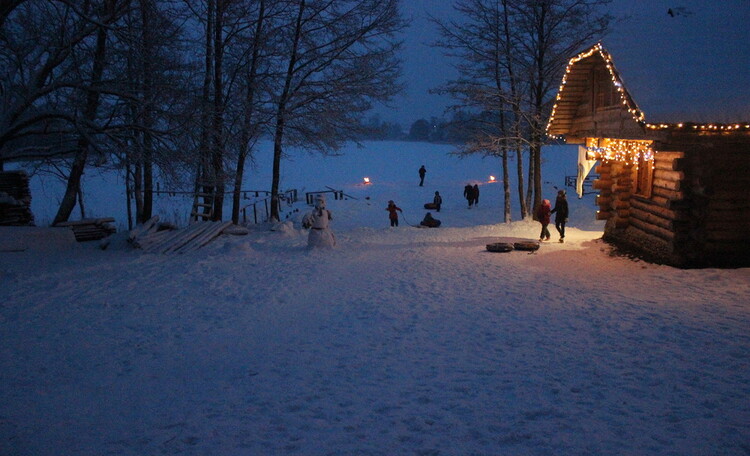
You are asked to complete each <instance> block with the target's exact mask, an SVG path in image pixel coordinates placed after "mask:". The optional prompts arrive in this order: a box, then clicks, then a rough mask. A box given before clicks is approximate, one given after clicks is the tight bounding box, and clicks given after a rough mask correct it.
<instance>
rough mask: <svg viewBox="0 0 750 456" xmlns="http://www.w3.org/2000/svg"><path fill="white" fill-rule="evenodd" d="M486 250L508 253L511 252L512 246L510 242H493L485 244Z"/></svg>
mask: <svg viewBox="0 0 750 456" xmlns="http://www.w3.org/2000/svg"><path fill="white" fill-rule="evenodd" d="M487 250H489V251H490V252H510V251H511V250H513V244H511V243H510V242H494V243H492V244H487Z"/></svg>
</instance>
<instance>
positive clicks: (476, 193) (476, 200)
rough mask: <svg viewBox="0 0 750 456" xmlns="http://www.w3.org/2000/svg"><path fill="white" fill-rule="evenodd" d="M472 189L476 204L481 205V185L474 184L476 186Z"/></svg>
mask: <svg viewBox="0 0 750 456" xmlns="http://www.w3.org/2000/svg"><path fill="white" fill-rule="evenodd" d="M472 190H473V191H474V205H475V206H479V185H477V184H474V188H473V189H472Z"/></svg>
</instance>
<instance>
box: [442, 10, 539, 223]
mask: <svg viewBox="0 0 750 456" xmlns="http://www.w3.org/2000/svg"><path fill="white" fill-rule="evenodd" d="M507 3H508V0H501V1H495V0H462V1H458V2H456V3H455V4H454V9H455V10H456V11H457V12H458V13H460V16H461V20H454V21H443V20H438V19H434V18H433V19H432V20H433V22H435V23H436V24H437V25H438V27H439V30H440V32H441V39H440V40H438V41H437V42H436V43H435V45H436V46H439V47H442V48H443V49H444V50H445V52H446V54H447V55H449V56H451V57H454V58H455V59H454V61H456V62H457V64H456V65H455V66H456V68H457V70H458V72H459V75H460V76H459V78H458V79H456V80H453V81H450V82H449V83H448V84H446V85H445V86H444V87H442V88H440V89H438V90H437V91H438V92H443V93H448V94H451V95H452V96H453V97H454V98H455V99H456V100H457V101H458V102H459V104H458V105H457V106H455V107H454V109H462V108H466V107H470V108H474V109H479V110H481V111H482V112H483V113H484V115H483V116H480V117H479V118H478V119H475V121H474V126H473V128H471V129H470V130H471V131H472V132H473V134H472V136H471V138H470V140H469V141H468V143H467V144H466V145H465V146H464V147H463V148H462V151H461V153H462V154H473V153H482V154H485V155H489V156H498V157H501V159H502V168H503V176H504V178H503V186H504V188H503V190H504V197H505V204H504V213H503V220H504V221H505V222H510V221H511V211H510V190H509V182H508V181H509V179H508V176H509V173H508V169H507V164H508V153H509V151H514V152H515V154H516V158H517V160H516V161H517V169H518V175H519V179H518V191H519V202H520V207H521V217H522V218H524V217H525V216H526V213H527V209H526V205H525V201H524V199H523V188H524V184H523V162H522V144H523V141H524V138H523V134H522V129H523V123H522V121H523V115H522V112H521V103H522V99H521V96H520V93H521V90H522V89H521V85H522V81H521V80H520V78H519V75H518V70H517V66H518V64H517V61H516V59H515V54H514V52H513V50H514V49H515V46H516V44H515V41H514V40H515V36H514V35H513V34H512V33H511V21H510V13H509V10H508V5H507Z"/></svg>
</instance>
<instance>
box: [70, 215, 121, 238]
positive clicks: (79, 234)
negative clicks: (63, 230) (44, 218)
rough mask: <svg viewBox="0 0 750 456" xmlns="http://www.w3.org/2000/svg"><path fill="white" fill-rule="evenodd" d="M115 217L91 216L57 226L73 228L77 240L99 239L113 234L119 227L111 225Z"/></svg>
mask: <svg viewBox="0 0 750 456" xmlns="http://www.w3.org/2000/svg"><path fill="white" fill-rule="evenodd" d="M114 221H115V219H114V218H112V217H104V218H91V219H83V220H74V221H71V222H61V223H58V224H56V225H55V227H68V228H70V229H72V230H73V234H74V235H75V237H76V241H78V242H85V241H98V240H99V239H104V238H105V237H107V236H109V235H110V234H113V233H115V232H116V231H117V229H116V228H115V227H114V226H113V225H111V223H112V222H114Z"/></svg>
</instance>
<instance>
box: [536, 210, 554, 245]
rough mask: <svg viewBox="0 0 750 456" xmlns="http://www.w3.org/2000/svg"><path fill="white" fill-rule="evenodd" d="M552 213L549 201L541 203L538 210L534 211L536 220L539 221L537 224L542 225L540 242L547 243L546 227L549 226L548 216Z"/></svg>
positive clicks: (547, 231) (547, 233)
mask: <svg viewBox="0 0 750 456" xmlns="http://www.w3.org/2000/svg"><path fill="white" fill-rule="evenodd" d="M551 212H552V205H551V204H550V202H549V200H544V201H542V204H540V205H539V208H538V209H537V210H536V218H537V219H539V223H541V224H542V234H540V235H539V240H540V241H549V236H550V235H549V230H548V229H547V225H549V219H550V214H551Z"/></svg>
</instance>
